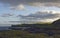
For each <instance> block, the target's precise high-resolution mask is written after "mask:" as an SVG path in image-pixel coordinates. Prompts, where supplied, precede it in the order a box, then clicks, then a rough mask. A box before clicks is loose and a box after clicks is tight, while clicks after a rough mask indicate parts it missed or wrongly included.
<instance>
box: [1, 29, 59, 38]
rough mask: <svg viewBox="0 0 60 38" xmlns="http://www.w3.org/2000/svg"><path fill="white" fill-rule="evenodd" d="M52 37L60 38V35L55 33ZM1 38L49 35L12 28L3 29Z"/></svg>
mask: <svg viewBox="0 0 60 38" xmlns="http://www.w3.org/2000/svg"><path fill="white" fill-rule="evenodd" d="M52 37H54V38H60V35H59V36H58V35H55V36H52ZM0 38H49V36H48V35H47V34H44V33H28V32H27V31H20V30H11V31H1V32H0Z"/></svg>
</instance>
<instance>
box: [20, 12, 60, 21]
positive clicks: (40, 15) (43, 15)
mask: <svg viewBox="0 0 60 38" xmlns="http://www.w3.org/2000/svg"><path fill="white" fill-rule="evenodd" d="M21 18H22V19H27V20H29V21H37V20H38V21H43V22H47V21H49V22H51V21H54V20H57V19H59V18H60V13H57V12H53V11H49V12H48V11H38V12H36V13H34V14H30V15H27V16H21Z"/></svg>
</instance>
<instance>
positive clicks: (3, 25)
mask: <svg viewBox="0 0 60 38" xmlns="http://www.w3.org/2000/svg"><path fill="white" fill-rule="evenodd" d="M9 27H11V25H10V24H0V31H2V30H10V29H9Z"/></svg>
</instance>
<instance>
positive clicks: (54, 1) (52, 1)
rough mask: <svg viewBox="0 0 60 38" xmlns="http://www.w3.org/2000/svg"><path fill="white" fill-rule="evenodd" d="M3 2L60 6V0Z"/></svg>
mask: <svg viewBox="0 0 60 38" xmlns="http://www.w3.org/2000/svg"><path fill="white" fill-rule="evenodd" d="M0 2H1V3H4V4H10V5H11V6H19V5H20V4H25V5H32V6H57V7H60V5H59V4H60V0H0Z"/></svg>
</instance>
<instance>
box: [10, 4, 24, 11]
mask: <svg viewBox="0 0 60 38" xmlns="http://www.w3.org/2000/svg"><path fill="white" fill-rule="evenodd" d="M9 8H10V9H12V10H25V6H24V5H23V4H20V5H18V6H11V7H9Z"/></svg>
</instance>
